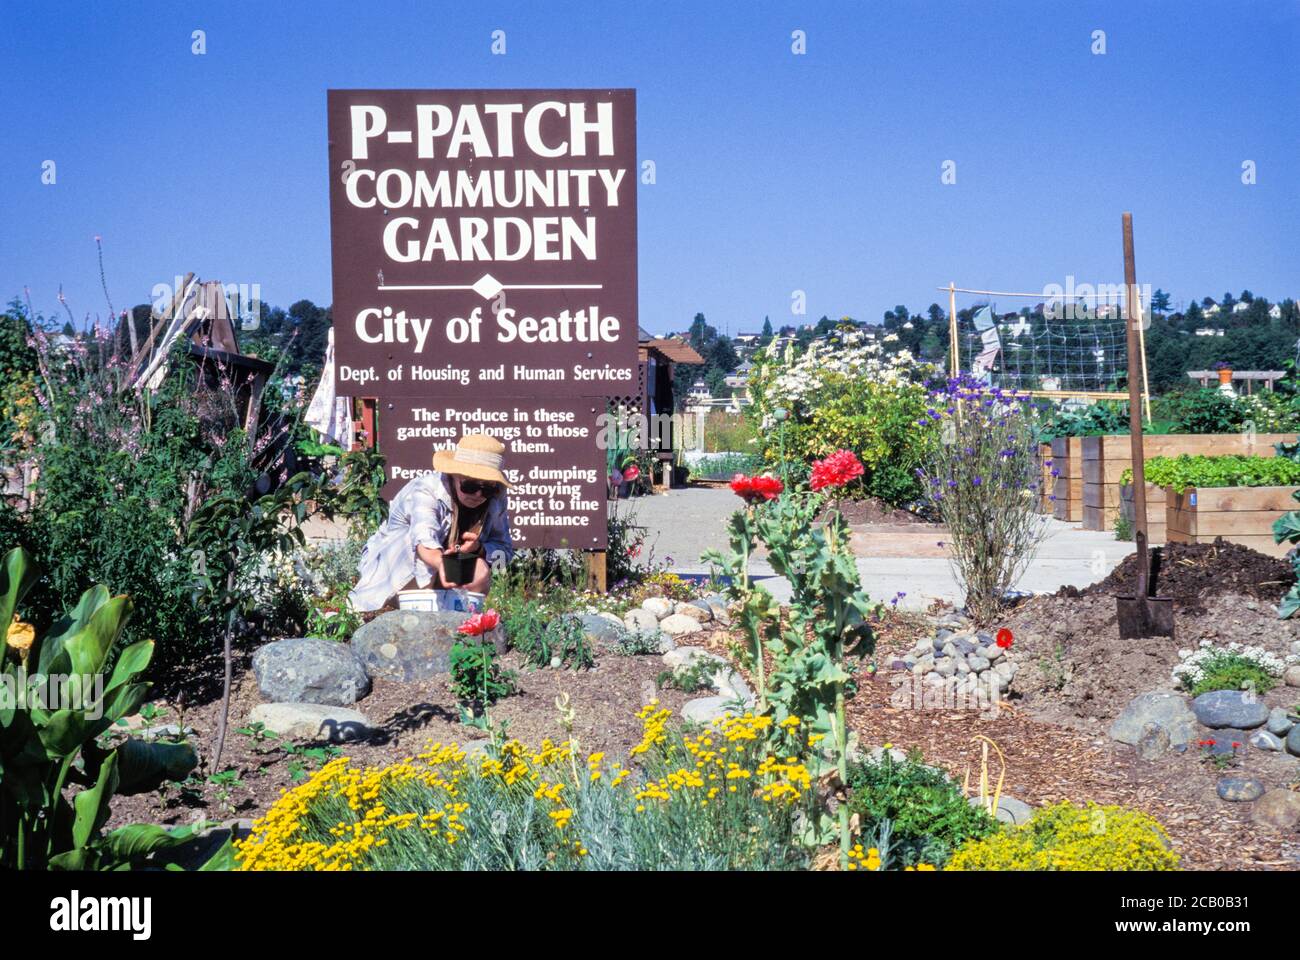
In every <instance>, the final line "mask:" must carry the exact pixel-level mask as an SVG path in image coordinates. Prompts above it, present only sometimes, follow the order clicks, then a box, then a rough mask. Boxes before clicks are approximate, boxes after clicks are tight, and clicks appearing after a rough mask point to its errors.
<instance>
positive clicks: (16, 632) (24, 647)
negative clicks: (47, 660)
mask: <svg viewBox="0 0 1300 960" xmlns="http://www.w3.org/2000/svg"><path fill="white" fill-rule="evenodd" d="M35 641H36V628H35V627H33V626H32V625H31V624H30V623H23V622H22V621H21V620H19V619H18V614H16V613H15V614H14V622H13V623H11V624H9V633H8V635H6V637H5V646H7V647H9V648H10V649H11V650H17V651H18V656H19V657H21V658H22V659H23V660H26V659H27V654H28V652H29V651H30V650H31V649H32V644H33V643H34V642H35Z"/></svg>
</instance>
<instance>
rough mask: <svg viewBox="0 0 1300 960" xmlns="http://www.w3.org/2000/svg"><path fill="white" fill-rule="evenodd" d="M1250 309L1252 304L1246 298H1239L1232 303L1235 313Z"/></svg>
mask: <svg viewBox="0 0 1300 960" xmlns="http://www.w3.org/2000/svg"><path fill="white" fill-rule="evenodd" d="M1249 309H1250V304H1249V303H1247V302H1246V301H1245V300H1238V301H1237V302H1236V303H1234V304H1233V305H1232V312H1233V313H1245V312H1246V311H1247V310H1249Z"/></svg>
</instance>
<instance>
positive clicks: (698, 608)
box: [675, 600, 713, 623]
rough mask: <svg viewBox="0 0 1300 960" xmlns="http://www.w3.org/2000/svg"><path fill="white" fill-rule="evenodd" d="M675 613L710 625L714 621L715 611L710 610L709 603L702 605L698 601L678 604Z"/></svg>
mask: <svg viewBox="0 0 1300 960" xmlns="http://www.w3.org/2000/svg"><path fill="white" fill-rule="evenodd" d="M675 612H676V613H677V614H678V615H680V616H683V617H690V618H691V619H692V620H695V621H698V622H699V623H708V622H709V621H711V620H712V619H713V611H712V610H710V609H709V605H708V604H707V603H700V601H698V600H692V601H690V602H689V603H679V604H677V610H676V611H675Z"/></svg>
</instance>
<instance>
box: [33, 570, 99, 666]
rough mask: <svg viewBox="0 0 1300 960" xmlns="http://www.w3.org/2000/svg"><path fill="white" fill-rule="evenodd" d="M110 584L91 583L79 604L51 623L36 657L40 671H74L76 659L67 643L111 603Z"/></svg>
mask: <svg viewBox="0 0 1300 960" xmlns="http://www.w3.org/2000/svg"><path fill="white" fill-rule="evenodd" d="M108 599H109V593H108V588H107V587H105V586H103V585H96V586H94V587H91V588H90V589H89V590H87V591H86V592H85V593H83V594H82V595H81V599H80V600H79V601H77V605H76V606H75V607H73V608H72V610H71V611H69V612H68V613H67V614H66V615H65V616H64V617H62V618H61V619H59V620H58V621H56V622H55V623H54V625H53V626H51V627H50V629H49V631H48V632H47V633H46V635H45V636H44V637H43V638H42V639H41V642H40V643H41V649H40V654H39V656H38V658H37V660H36V672H37V673H45V674H49V673H71V672H72V661H71V659H70V658H69V656H68V654H67V651H66V650H65V649H64V645H65V644H66V643H67V641H68V640H70V639H71V638H72V637H75V636H76V635H77V634H78V633H80V632H81V631H82V630H84V629H85V628H86V626H87V625H88V624H89V623H90V618H91V617H92V616H94V614H95V611H96V610H98V609H99V608H100V607H102V606H103V605H104V604H106V603H108Z"/></svg>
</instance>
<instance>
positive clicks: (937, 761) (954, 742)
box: [692, 614, 1300, 870]
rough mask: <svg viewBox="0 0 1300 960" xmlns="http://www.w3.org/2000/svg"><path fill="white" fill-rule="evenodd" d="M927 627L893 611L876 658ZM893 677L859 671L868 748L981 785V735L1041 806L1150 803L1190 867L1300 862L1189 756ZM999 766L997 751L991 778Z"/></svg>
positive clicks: (1010, 783)
mask: <svg viewBox="0 0 1300 960" xmlns="http://www.w3.org/2000/svg"><path fill="white" fill-rule="evenodd" d="M923 632H925V633H928V629H927V627H926V624H925V621H924V619H923V618H920V617H917V616H915V615H906V614H891V615H890V616H889V617H888V618H887V619H886V621H885V622H884V623H882V624H880V625H879V626H878V628H877V650H876V660H877V662H879V663H882V664H884V663H888V662H889V661H890V660H891V659H893V657H894V656H895V655H897V656H900V657H901V656H902V655H903V653H904V652H906V651H907V650H908V649H909V648H911V647H912V646H913V645H914V644H915V642H916V639H917V638H918V637H919V636H921V635H923ZM692 639H694V638H692ZM703 645H704V646H705V647H707V648H708V649H710V650H713V651H714V652H716V653H721V654H726V653H727V649H726V647H727V634H726V633H725V632H723V631H714V632H713V633H711V634H708V635H706V636H705V637H704V638H703ZM742 672H745V671H743V670H742ZM890 674H891V671H889V670H887V669H885V670H882V671H881V672H879V673H877V674H876V675H875V676H874V677H871V678H870V679H868V678H867V675H866V674H861V676H862V677H863V680H862V682H861V683H860V689H859V691H858V694H857V696H856V697H854V699H853V700H851V701H850V703H849V710H848V716H849V725H850V727H851V729H853V730H855V731H857V733H858V737H859V739H860V743H861V746H862V748H863V749H864V750H867V749H870V748H871V747H874V746H879V745H882V744H886V743H888V744H891V745H892V746H894V747H896V748H898V749H900V750H903V751H907V750H910V749H913V748H916V749H919V750H920V751H921V753H922V754H923V756H924V757H925V761H926V762H927V763H930V764H932V765H935V766H939V767H943V768H944V769H946V770H947V771H948V772H949V773H950V774H951V775H952V776H953V777H954V778H955V779H956V780H957V782H958V783H962V782H963V780H964V778H965V777H966V776H967V775H968V774H969V777H970V789H971V792H975V791H976V789H977V784H978V781H979V775H980V754H981V746H980V742H979V741H974V742H973V738H974V737H976V736H977V735H983V736H986V737H989V738H990V739H992V740H993V741H994V742H995V743H996V744H997V745H998V747H999V748H1000V749H1001V750H1002V753H1003V756H1004V757H1005V762H1006V778H1005V781H1004V784H1003V793H1005V794H1007V795H1009V796H1013V797H1015V798H1017V799H1019V800H1023V801H1025V802H1026V803H1030V804H1033V805H1034V806H1041V805H1044V804H1050V803H1056V802H1058V801H1061V800H1070V801H1073V802H1075V803H1081V802H1084V801H1087V800H1093V801H1096V802H1097V803H1102V804H1119V805H1122V806H1126V807H1131V808H1134V809H1138V810H1142V811H1144V812H1146V813H1148V814H1150V815H1151V816H1153V817H1154V818H1155V819H1156V820H1158V821H1159V822H1160V823H1161V824H1163V825H1164V827H1165V829H1166V830H1167V831H1168V833H1169V836H1170V839H1171V840H1172V841H1173V844H1174V848H1175V849H1176V850H1177V852H1178V853H1179V855H1180V857H1181V861H1182V867H1183V869H1185V870H1279V869H1284V870H1296V869H1300V837H1296V836H1295V835H1287V834H1282V833H1278V832H1276V831H1272V830H1270V829H1268V828H1267V827H1264V826H1261V825H1259V824H1255V823H1252V822H1251V821H1250V818H1249V813H1250V806H1251V805H1250V804H1231V803H1226V802H1224V801H1222V800H1219V799H1218V798H1217V797H1216V796H1215V795H1214V782H1215V779H1216V778H1215V775H1214V774H1213V772H1212V771H1210V770H1209V769H1208V768H1206V767H1203V766H1201V765H1199V764H1197V763H1196V762H1195V761H1194V760H1190V759H1189V758H1188V757H1186V756H1180V755H1176V754H1175V755H1169V756H1167V757H1165V758H1164V759H1162V760H1160V761H1156V762H1154V763H1152V762H1140V761H1138V759H1137V757H1136V753H1135V751H1134V750H1133V748H1131V747H1126V746H1124V745H1121V744H1117V743H1113V742H1112V741H1110V740H1109V739H1107V738H1105V737H1102V736H1096V735H1093V734H1089V733H1086V732H1082V731H1080V730H1077V729H1072V728H1070V727H1066V726H1062V725H1060V724H1056V723H1050V722H1046V721H1044V720H1041V719H1037V718H1035V717H1033V716H1031V715H1030V714H1029V712H1028V711H1027V710H1025V709H1024V708H1023V707H1021V706H1019V705H1017V704H1016V703H1014V702H1010V703H1008V702H1006V701H1003V702H1002V704H1000V706H999V709H998V715H997V716H996V717H994V718H985V717H982V716H981V715H980V714H979V713H978V712H975V711H963V712H955V711H952V710H920V709H915V708H913V707H910V706H908V707H902V708H900V707H898V706H891V703H890V700H891V696H893V694H894V690H895V688H894V686H893V684H891V683H890V681H889V679H888V677H889V676H890ZM896 675H901V674H896ZM750 679H751V681H752V678H750ZM998 769H999V768H998V763H997V760H996V758H995V755H991V757H990V762H989V777H990V785H992V784H994V783H996V779H997V776H998ZM1189 770H1190V772H1189Z"/></svg>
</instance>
